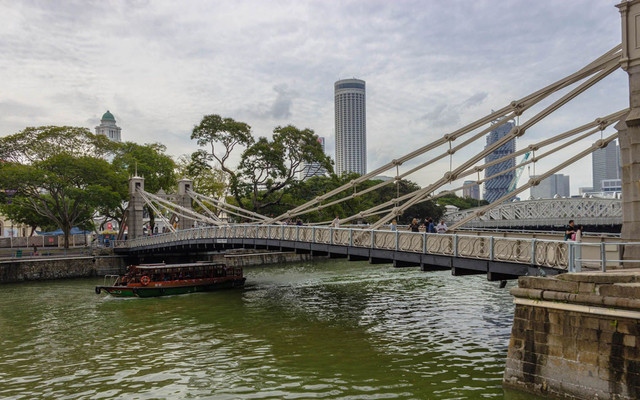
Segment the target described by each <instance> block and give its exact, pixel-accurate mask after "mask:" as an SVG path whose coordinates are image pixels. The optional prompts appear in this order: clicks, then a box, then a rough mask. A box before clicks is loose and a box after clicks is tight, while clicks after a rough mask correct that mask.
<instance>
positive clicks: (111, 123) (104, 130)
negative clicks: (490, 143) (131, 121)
mask: <svg viewBox="0 0 640 400" xmlns="http://www.w3.org/2000/svg"><path fill="white" fill-rule="evenodd" d="M120 131H121V129H120V127H118V126H117V125H116V118H115V117H114V116H113V114H111V113H110V112H109V110H107V112H106V113H104V114H103V115H102V119H101V120H100V125H98V126H96V135H105V136H106V137H108V138H109V140H112V141H114V142H118V143H120V142H122V138H121V137H120Z"/></svg>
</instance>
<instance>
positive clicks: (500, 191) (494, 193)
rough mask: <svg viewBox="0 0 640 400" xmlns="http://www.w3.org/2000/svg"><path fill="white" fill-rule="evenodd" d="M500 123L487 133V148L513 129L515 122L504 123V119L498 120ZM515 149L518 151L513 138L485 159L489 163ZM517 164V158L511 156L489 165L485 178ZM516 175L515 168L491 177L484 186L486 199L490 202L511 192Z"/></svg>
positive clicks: (511, 152)
mask: <svg viewBox="0 0 640 400" xmlns="http://www.w3.org/2000/svg"><path fill="white" fill-rule="evenodd" d="M498 124H500V125H499V126H497V127H496V128H495V129H494V130H492V131H491V132H489V134H488V135H487V145H486V147H485V149H486V148H488V147H489V146H491V145H493V144H494V143H496V142H497V141H498V140H500V139H502V138H503V137H504V136H506V135H507V133H509V131H511V129H512V128H513V126H514V123H513V122H510V121H508V122H504V123H502V121H498V122H497V123H496V125H498ZM515 151H516V141H515V139H512V140H510V141H508V142H507V143H505V144H503V145H502V146H500V147H498V148H497V149H496V150H494V151H493V152H492V153H491V154H489V155H488V156H487V157H485V159H484V161H485V162H486V163H488V162H490V161H494V160H497V159H499V158H502V157H504V156H506V155H509V154H513V153H514V152H515ZM515 165H516V160H515V158H511V159H509V160H506V161H503V162H501V163H498V164H496V165H492V166H490V167H488V168H487V169H485V171H484V176H485V178H487V177H489V176H492V175H495V174H497V173H499V172H501V171H504V170H506V169H509V168H513V167H515ZM515 175H516V172H515V170H514V171H509V172H507V173H504V174H502V175H500V176H496V177H495V178H492V179H489V180H488V181H487V182H486V183H485V186H484V199H485V200H486V201H488V202H489V203H492V202H494V201H496V200H498V199H499V198H501V197H502V196H504V195H506V194H507V193H508V192H509V185H510V184H511V181H512V180H513V178H514V177H515Z"/></svg>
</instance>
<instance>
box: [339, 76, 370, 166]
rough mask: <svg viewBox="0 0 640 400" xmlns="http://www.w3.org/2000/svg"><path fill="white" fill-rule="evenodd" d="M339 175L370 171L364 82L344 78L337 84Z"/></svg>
mask: <svg viewBox="0 0 640 400" xmlns="http://www.w3.org/2000/svg"><path fill="white" fill-rule="evenodd" d="M334 89H335V120H336V174H338V175H342V174H344V173H348V172H357V173H359V174H361V175H364V174H365V173H366V172H367V110H366V103H365V83H364V81H363V80H360V79H343V80H339V81H337V82H336V83H335V84H334Z"/></svg>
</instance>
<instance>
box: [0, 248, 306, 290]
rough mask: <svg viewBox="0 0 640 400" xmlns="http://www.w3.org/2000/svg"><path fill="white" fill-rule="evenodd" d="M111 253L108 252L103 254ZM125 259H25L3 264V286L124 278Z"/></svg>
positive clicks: (256, 259) (258, 257) (269, 258)
mask: <svg viewBox="0 0 640 400" xmlns="http://www.w3.org/2000/svg"><path fill="white" fill-rule="evenodd" d="M104 253H107V254H108V253H109V251H104ZM197 258H198V260H205V259H206V260H207V261H215V262H222V263H225V264H227V265H229V266H234V267H247V266H252V265H264V264H276V263H289V262H298V261H307V260H310V259H311V256H310V255H309V254H295V253H284V252H256V251H253V250H251V251H248V250H240V251H235V250H232V251H230V252H228V253H212V254H208V255H200V256H198V257H197ZM126 266H127V263H126V260H125V258H124V257H120V256H113V255H95V256H86V257H73V258H71V257H69V258H42V259H22V260H12V261H4V262H0V284H2V283H11V282H23V281H37V280H48V279H68V278H84V277H91V276H104V275H107V274H123V273H124V272H125V270H126Z"/></svg>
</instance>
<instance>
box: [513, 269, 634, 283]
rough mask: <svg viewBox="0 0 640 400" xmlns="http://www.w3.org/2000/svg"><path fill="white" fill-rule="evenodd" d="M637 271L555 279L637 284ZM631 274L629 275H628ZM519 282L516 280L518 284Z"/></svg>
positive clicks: (584, 273) (566, 276) (582, 273)
mask: <svg viewBox="0 0 640 400" xmlns="http://www.w3.org/2000/svg"><path fill="white" fill-rule="evenodd" d="M636 271H637V270H635V271H634V270H631V269H626V270H624V271H609V272H578V273H574V274H563V275H559V276H558V277H557V279H560V280H564V281H569V282H587V283H597V284H602V283H626V282H638V281H640V280H638V279H637V277H636V276H635V274H634V272H636ZM630 272H631V273H630ZM519 283H520V281H519V280H518V284H519Z"/></svg>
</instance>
